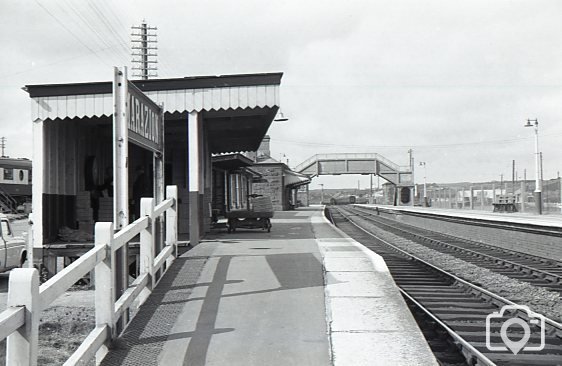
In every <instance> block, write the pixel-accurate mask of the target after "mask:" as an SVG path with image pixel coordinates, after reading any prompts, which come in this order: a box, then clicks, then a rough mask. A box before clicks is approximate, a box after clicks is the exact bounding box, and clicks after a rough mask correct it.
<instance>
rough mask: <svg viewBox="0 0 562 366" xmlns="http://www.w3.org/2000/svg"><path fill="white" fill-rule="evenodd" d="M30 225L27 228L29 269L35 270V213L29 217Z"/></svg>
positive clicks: (27, 265)
mask: <svg viewBox="0 0 562 366" xmlns="http://www.w3.org/2000/svg"><path fill="white" fill-rule="evenodd" d="M27 221H28V224H29V226H28V227H27V242H26V246H25V247H26V249H27V264H26V267H27V268H34V267H33V264H34V263H33V258H34V254H33V252H34V250H33V245H34V244H33V213H30V214H29V216H28V220H27Z"/></svg>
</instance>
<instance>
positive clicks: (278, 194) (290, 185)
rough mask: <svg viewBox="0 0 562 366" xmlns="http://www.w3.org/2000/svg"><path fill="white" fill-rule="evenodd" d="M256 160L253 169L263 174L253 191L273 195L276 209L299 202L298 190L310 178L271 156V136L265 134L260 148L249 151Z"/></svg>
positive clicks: (306, 183) (255, 183) (250, 156)
mask: <svg viewBox="0 0 562 366" xmlns="http://www.w3.org/2000/svg"><path fill="white" fill-rule="evenodd" d="M248 157H249V158H251V159H253V160H254V165H252V170H254V171H256V172H257V173H259V174H260V175H261V176H262V179H261V180H260V181H259V182H254V183H253V184H252V192H253V193H254V194H261V195H264V196H269V197H271V202H272V203H273V209H274V210H276V211H283V210H290V209H292V208H294V207H295V205H296V204H297V191H298V189H299V187H301V186H307V188H308V184H309V183H310V178H308V177H307V176H306V175H304V174H300V173H297V172H294V171H292V170H291V168H289V167H288V166H287V165H286V164H285V163H282V162H280V161H278V160H276V159H274V158H272V157H271V149H270V137H269V136H267V135H266V136H265V137H264V138H263V140H262V142H261V145H260V147H259V149H258V150H257V151H255V152H252V153H249V154H248Z"/></svg>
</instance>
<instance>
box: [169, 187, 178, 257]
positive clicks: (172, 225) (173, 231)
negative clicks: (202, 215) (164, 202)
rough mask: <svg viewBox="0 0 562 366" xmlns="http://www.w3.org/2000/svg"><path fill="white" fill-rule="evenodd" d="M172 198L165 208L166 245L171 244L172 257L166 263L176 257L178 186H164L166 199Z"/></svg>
mask: <svg viewBox="0 0 562 366" xmlns="http://www.w3.org/2000/svg"><path fill="white" fill-rule="evenodd" d="M170 198H171V199H173V200H174V205H173V206H172V207H171V208H169V209H167V210H166V245H173V246H174V252H173V258H172V257H169V258H168V259H167V261H166V262H167V263H168V265H171V264H172V261H173V260H174V259H175V258H177V257H178V187H177V186H167V187H166V199H170Z"/></svg>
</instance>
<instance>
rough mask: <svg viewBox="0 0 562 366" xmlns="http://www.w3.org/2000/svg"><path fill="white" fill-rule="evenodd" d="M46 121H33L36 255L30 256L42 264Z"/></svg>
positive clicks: (33, 195)
mask: <svg viewBox="0 0 562 366" xmlns="http://www.w3.org/2000/svg"><path fill="white" fill-rule="evenodd" d="M44 131H45V126H44V122H43V120H41V119H37V120H35V121H33V161H32V170H33V172H34V173H33V175H32V177H31V180H32V185H31V190H32V196H31V206H32V208H33V219H34V220H35V222H34V224H33V239H32V241H33V245H34V251H33V255H34V257H32V258H30V259H31V261H32V262H35V264H37V265H40V264H41V263H42V261H43V193H45V192H44V178H45V177H44V174H45V173H44V170H43V168H44V161H45V144H44Z"/></svg>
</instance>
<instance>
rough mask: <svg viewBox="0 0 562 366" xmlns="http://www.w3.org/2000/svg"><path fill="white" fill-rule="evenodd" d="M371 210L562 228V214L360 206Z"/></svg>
mask: <svg viewBox="0 0 562 366" xmlns="http://www.w3.org/2000/svg"><path fill="white" fill-rule="evenodd" d="M358 206H364V207H369V208H376V207H379V208H385V209H389V210H395V211H402V212H412V213H421V214H433V215H440V216H443V217H447V216H450V217H459V218H466V219H476V220H488V221H495V222H512V223H514V224H531V225H537V226H551V227H559V228H562V214H544V215H537V214H534V213H532V212H513V213H505V212H492V211H483V210H477V209H474V210H469V209H457V210H454V209H447V208H433V207H418V206H416V207H411V206H410V207H409V206H390V205H375V204H373V205H370V204H359V205H358Z"/></svg>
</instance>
